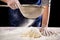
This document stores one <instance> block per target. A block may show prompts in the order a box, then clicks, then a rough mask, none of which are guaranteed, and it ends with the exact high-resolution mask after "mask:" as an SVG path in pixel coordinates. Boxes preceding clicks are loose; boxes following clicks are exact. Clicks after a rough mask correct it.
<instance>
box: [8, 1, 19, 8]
mask: <svg viewBox="0 0 60 40" xmlns="http://www.w3.org/2000/svg"><path fill="white" fill-rule="evenodd" d="M16 1H18V0H8V1H7V4H8V6H9V7H10V8H11V9H17V8H18V7H17V5H16Z"/></svg>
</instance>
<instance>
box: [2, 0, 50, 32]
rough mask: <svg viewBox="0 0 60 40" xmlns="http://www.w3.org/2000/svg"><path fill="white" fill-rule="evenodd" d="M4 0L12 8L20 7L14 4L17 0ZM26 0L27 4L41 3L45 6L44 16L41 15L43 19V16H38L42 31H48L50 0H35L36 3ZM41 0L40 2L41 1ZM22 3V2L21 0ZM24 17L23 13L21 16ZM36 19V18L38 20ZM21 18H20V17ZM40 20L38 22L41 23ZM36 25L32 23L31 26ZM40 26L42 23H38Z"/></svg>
mask: <svg viewBox="0 0 60 40" xmlns="http://www.w3.org/2000/svg"><path fill="white" fill-rule="evenodd" d="M2 1H4V2H6V3H7V4H8V6H9V7H10V8H11V9H17V8H18V7H17V6H14V5H15V2H14V0H10V1H9V0H2ZM20 1H22V0H20ZM26 1H27V0H25V4H36V5H40V3H41V4H42V6H43V7H44V12H43V13H42V16H41V18H42V21H41V18H40V17H38V18H37V19H39V18H40V19H39V20H40V21H41V29H40V31H41V32H44V31H46V30H47V29H46V30H45V28H47V27H48V26H46V25H47V21H48V7H49V0H38V1H37V2H35V3H32V2H30V3H29V2H28V3H26ZM34 1H35V0H34ZM39 1H40V2H39ZM23 2H24V1H22V4H24V3H23ZM20 3H21V2H20ZM21 17H22V18H24V17H23V15H22V16H21ZM37 19H36V20H37ZM19 20H20V19H19ZM36 22H38V21H36ZM39 23H40V22H38V23H37V24H39ZM33 24H34V25H35V23H33ZM34 25H31V26H34ZM37 26H38V27H39V26H40V25H37ZM49 33H51V32H49Z"/></svg>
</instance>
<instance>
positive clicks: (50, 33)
mask: <svg viewBox="0 0 60 40" xmlns="http://www.w3.org/2000/svg"><path fill="white" fill-rule="evenodd" d="M47 28H48V27H46V28H42V27H41V28H40V32H41V34H42V35H44V36H51V35H53V34H55V32H54V31H52V30H48V29H47Z"/></svg>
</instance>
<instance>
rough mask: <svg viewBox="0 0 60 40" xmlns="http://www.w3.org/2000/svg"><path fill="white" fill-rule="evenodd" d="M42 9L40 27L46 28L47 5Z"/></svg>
mask: <svg viewBox="0 0 60 40" xmlns="http://www.w3.org/2000/svg"><path fill="white" fill-rule="evenodd" d="M43 7H44V12H43V18H42V27H46V25H47V22H48V5H47V6H43Z"/></svg>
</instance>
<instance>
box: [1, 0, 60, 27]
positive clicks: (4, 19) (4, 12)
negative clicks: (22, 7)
mask: <svg viewBox="0 0 60 40" xmlns="http://www.w3.org/2000/svg"><path fill="white" fill-rule="evenodd" d="M2 4H3V5H6V3H4V2H0V5H2ZM22 4H23V3H22ZM50 9H51V10H50V19H49V25H48V26H49V27H60V10H59V9H60V7H59V0H58V1H57V0H52V1H51V8H50ZM8 18H9V16H8V7H0V26H9V20H8Z"/></svg>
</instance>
